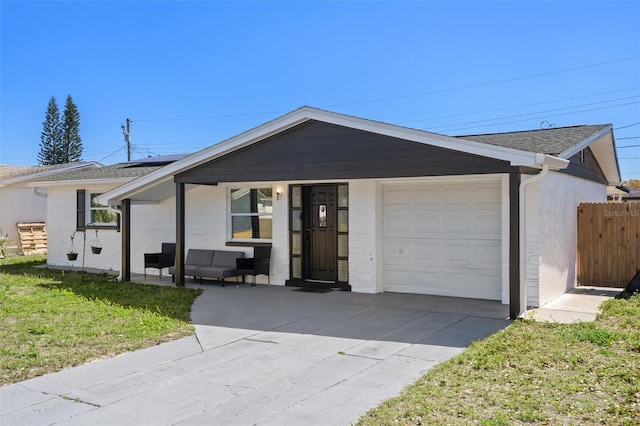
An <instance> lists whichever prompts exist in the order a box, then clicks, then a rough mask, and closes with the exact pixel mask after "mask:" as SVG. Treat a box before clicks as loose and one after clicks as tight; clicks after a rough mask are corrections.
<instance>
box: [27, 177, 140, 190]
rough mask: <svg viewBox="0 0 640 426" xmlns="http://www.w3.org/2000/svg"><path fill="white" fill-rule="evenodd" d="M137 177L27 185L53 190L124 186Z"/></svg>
mask: <svg viewBox="0 0 640 426" xmlns="http://www.w3.org/2000/svg"><path fill="white" fill-rule="evenodd" d="M132 180H135V177H127V178H112V179H79V180H76V179H74V180H60V181H40V182H32V183H29V184H27V186H28V187H30V188H51V187H56V186H74V187H81V186H86V185H122V184H123V183H128V182H131V181H132Z"/></svg>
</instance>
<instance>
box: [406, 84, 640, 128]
mask: <svg viewBox="0 0 640 426" xmlns="http://www.w3.org/2000/svg"><path fill="white" fill-rule="evenodd" d="M636 89H640V87H632V88H630V89H622V90H613V91H610V92H601V93H594V94H591V95H584V96H576V97H573V98H564V99H555V100H551V101H544V102H535V103H532V104H525V105H515V106H508V107H502V108H495V109H488V110H483V111H475V112H465V113H461V114H451V115H442V116H439V117H430V118H424V119H417V120H407V121H400V122H399V123H400V124H406V123H415V122H420V121H433V120H441V119H443V118H455V117H463V116H467V115H477V114H484V113H487V112H496V111H505V110H511V109H516V108H525V107H530V106H536V105H545V104H552V103H557V102H566V101H573V100H576V99H584V98H590V97H594V96H601V95H609V94H612V93H620V92H627V91H630V90H636ZM638 124H640V123H638Z"/></svg>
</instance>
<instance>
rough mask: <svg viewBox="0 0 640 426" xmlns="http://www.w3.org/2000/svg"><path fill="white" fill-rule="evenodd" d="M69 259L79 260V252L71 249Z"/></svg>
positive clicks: (68, 254)
mask: <svg viewBox="0 0 640 426" xmlns="http://www.w3.org/2000/svg"><path fill="white" fill-rule="evenodd" d="M67 259H69V260H77V259H78V253H76V252H73V251H70V252H69V253H67Z"/></svg>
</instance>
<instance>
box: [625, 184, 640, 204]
mask: <svg viewBox="0 0 640 426" xmlns="http://www.w3.org/2000/svg"><path fill="white" fill-rule="evenodd" d="M622 201H626V202H628V203H640V188H629V195H627V196H626V197H623V198H622Z"/></svg>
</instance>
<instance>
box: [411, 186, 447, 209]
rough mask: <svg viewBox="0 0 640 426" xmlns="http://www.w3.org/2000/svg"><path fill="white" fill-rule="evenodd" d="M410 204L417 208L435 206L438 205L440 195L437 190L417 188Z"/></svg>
mask: <svg viewBox="0 0 640 426" xmlns="http://www.w3.org/2000/svg"><path fill="white" fill-rule="evenodd" d="M411 202H412V203H413V204H414V205H415V206H418V207H423V206H429V207H431V206H436V205H438V204H439V203H440V194H439V190H438V189H437V188H419V189H416V190H415V191H414V192H413V194H412V196H411Z"/></svg>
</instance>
